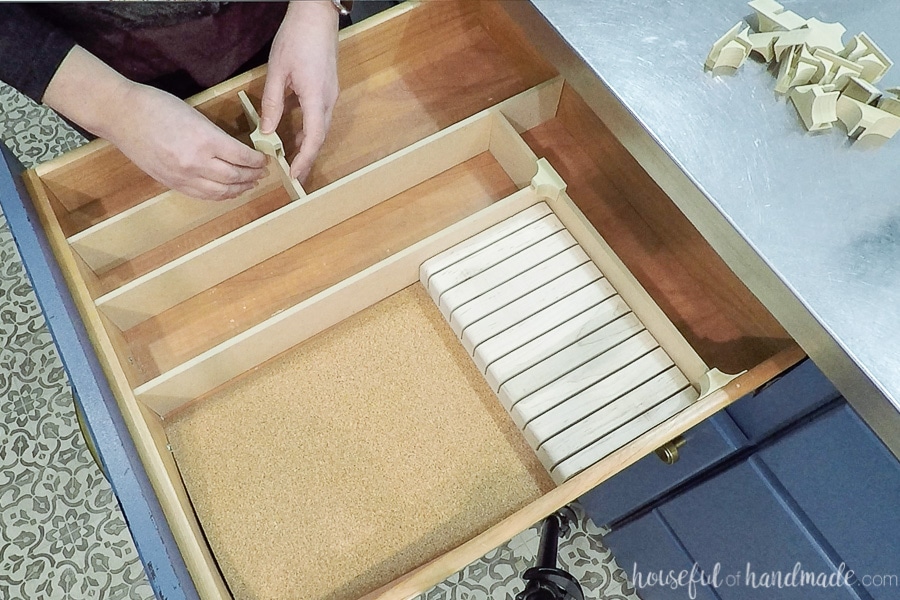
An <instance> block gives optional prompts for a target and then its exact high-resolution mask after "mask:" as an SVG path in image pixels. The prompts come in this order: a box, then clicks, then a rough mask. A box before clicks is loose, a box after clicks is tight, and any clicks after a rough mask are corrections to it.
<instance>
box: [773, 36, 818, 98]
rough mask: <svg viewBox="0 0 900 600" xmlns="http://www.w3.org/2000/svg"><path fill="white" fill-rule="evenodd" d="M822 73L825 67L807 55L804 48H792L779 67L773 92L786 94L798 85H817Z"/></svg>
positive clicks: (807, 51) (810, 55)
mask: <svg viewBox="0 0 900 600" xmlns="http://www.w3.org/2000/svg"><path fill="white" fill-rule="evenodd" d="M824 72H825V66H824V65H823V64H822V62H821V61H819V60H818V59H816V58H815V57H814V56H813V55H812V54H810V53H809V50H807V49H806V46H803V45H801V46H794V48H793V50H791V52H790V53H789V54H788V55H787V56H785V57H784V59H783V60H782V61H781V64H780V65H779V68H778V78H777V79H776V81H775V92H776V93H779V94H787V93H788V92H790V91H791V89H793V88H795V87H797V86H799V85H807V84H809V83H817V82H818V81H819V79H820V78H821V76H822V73H824Z"/></svg>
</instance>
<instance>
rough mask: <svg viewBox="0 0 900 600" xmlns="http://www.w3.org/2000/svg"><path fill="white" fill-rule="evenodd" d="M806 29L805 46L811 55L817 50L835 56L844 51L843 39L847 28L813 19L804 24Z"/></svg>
mask: <svg viewBox="0 0 900 600" xmlns="http://www.w3.org/2000/svg"><path fill="white" fill-rule="evenodd" d="M806 27H807V28H808V29H809V38H808V39H807V41H806V44H807V45H808V46H809V49H810V51H812V52H813V53H815V50H816V49H817V48H821V49H822V50H828V51H829V52H834V53H835V54H837V53H838V52H841V51H842V50H843V49H844V41H843V37H844V34H845V33H846V32H847V28H846V27H844V26H843V25H841V24H840V23H824V22H822V21H820V20H818V19H816V18H815V17H813V18H812V19H809V20H808V21H807V22H806Z"/></svg>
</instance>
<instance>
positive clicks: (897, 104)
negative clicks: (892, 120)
mask: <svg viewBox="0 0 900 600" xmlns="http://www.w3.org/2000/svg"><path fill="white" fill-rule="evenodd" d="M886 93H888V94H891V95H892V96H893V98H891V97H889V96H882V97H881V98H879V100H878V104H877V105H876V106H878V108H880V109H881V110H883V111H885V112H889V113H891V114H892V115H897V116H898V117H900V88H889V89H888V90H887V92H886ZM867 104H872V103H871V102H868V103H867Z"/></svg>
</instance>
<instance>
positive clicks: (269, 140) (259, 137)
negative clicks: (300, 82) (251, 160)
mask: <svg viewBox="0 0 900 600" xmlns="http://www.w3.org/2000/svg"><path fill="white" fill-rule="evenodd" d="M238 99H240V101H241V108H242V109H243V110H244V114H245V115H246V116H247V120H248V121H249V122H250V124H251V125H253V126H254V127H255V129H254V130H253V131H252V132H250V141H251V142H253V147H254V148H256V149H257V150H259V151H260V152H262V153H263V154H267V155H268V156H271V157H272V160H273V161H274V162H275V167H276V168H277V169H278V173H279V175H280V176H281V182H282V183H283V184H284V189H285V190H286V191H287V193H288V196H290V198H291V200H299V199H300V198H303V197H305V196H306V192H305V191H304V190H303V186H301V185H300V182H299V181H297V179H296V178H294V177H291V167H290V165H289V164H288V162H287V159H286V158H285V156H284V144H283V143H282V142H281V138H279V137H278V134H277V133H275V132H274V131H273V132H272V133H262V132H261V131H260V130H259V113H258V112H256V108H255V107H254V106H253V103H252V102H250V98H248V97H247V94H246V93H245V92H244V91H243V90H241V91H239V92H238Z"/></svg>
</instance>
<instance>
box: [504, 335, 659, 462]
mask: <svg viewBox="0 0 900 600" xmlns="http://www.w3.org/2000/svg"><path fill="white" fill-rule="evenodd" d="M671 366H672V361H671V359H669V357H668V356H666V353H665V351H663V350H662V349H660V348H659V346H658V345H657V343H656V340H654V339H653V337H652V336H651V335H650V334H649V333H647V332H646V331H642V332H641V333H639V334H637V335H635V336H632V337H630V338H628V339H627V340H625V341H624V342H622V343H621V344H619V345H617V346H614V347H612V348H610V349H609V350H607V351H606V352H604V353H603V354H600V355H599V356H597V357H595V358H594V359H592V360H590V361H589V362H587V363H585V364H584V365H582V366H580V367H578V368H577V369H574V370H572V371H570V372H568V373H566V374H565V375H563V376H562V377H560V378H559V379H557V380H555V381H552V382H549V383H548V385H546V386H544V387H542V388H540V389H539V390H538V391H536V392H534V393H533V394H530V395H528V396H525V397H524V398H522V399H521V400H519V401H518V402H516V403H515V404H513V407H512V411H511V414H512V417H513V421H515V422H516V424H517V425H518V426H519V427H520V428H522V429H525V428H527V427H528V425H529V424H530V423H531V422H532V421H534V420H535V419H537V418H538V417H540V416H541V415H543V414H544V413H547V412H549V411H550V410H551V409H554V408H556V407H559V406H562V405H564V404H566V403H567V402H569V401H571V400H572V399H573V398H575V397H576V396H578V395H579V394H581V393H582V392H585V391H587V390H590V392H588V394H587V395H588V396H590V395H591V394H592V393H597V394H600V396H601V398H603V399H605V401H606V402H611V401H612V400H614V399H615V398H617V397H618V396H620V395H622V394H624V393H625V392H628V391H630V390H631V389H632V388H633V387H634V386H635V385H637V384H639V383H641V382H642V381H646V380H647V379H650V378H651V377H653V376H655V375H656V374H658V373H660V372H662V371H664V370H665V369H668V368H669V367H671ZM576 404H579V401H576ZM561 429H562V427H560V429H556V430H555V431H554V432H553V433H556V432H558V431H560V430H561ZM548 433H549V432H548ZM551 435H552V434H551ZM526 437H527V435H526ZM547 437H550V436H549V435H548V436H547ZM532 439H535V438H533V437H532ZM541 441H542V440H535V445H534V447H535V448H537V446H538V445H539V444H540V442H541Z"/></svg>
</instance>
